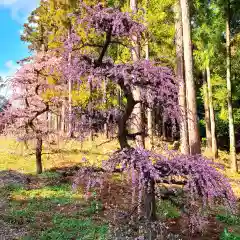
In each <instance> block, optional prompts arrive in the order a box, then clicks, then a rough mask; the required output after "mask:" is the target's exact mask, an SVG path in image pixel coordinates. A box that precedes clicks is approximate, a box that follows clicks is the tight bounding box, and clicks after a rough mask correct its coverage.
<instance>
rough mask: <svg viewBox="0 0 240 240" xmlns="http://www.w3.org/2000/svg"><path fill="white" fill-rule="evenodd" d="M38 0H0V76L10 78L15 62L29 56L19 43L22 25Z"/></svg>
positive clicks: (15, 67) (25, 48)
mask: <svg viewBox="0 0 240 240" xmlns="http://www.w3.org/2000/svg"><path fill="white" fill-rule="evenodd" d="M38 3H39V0H0V36H1V37H0V76H2V77H3V78H6V77H8V76H11V75H12V74H13V73H14V72H15V71H16V69H17V64H16V61H18V60H20V59H22V58H24V57H27V56H29V51H28V49H27V45H26V44H25V43H23V42H21V41H20V33H21V30H22V26H23V23H24V22H25V21H26V19H27V17H28V15H29V13H30V12H31V11H32V10H33V9H35V8H36V7H37V5H38Z"/></svg>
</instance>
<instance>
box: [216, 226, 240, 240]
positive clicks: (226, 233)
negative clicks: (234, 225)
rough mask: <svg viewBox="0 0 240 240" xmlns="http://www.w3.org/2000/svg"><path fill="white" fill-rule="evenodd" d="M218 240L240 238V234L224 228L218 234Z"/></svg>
mask: <svg viewBox="0 0 240 240" xmlns="http://www.w3.org/2000/svg"><path fill="white" fill-rule="evenodd" d="M220 240H240V235H235V234H234V233H231V232H229V231H228V230H227V229H226V228H225V229H224V231H223V233H222V234H221V236H220Z"/></svg>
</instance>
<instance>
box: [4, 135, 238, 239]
mask: <svg viewBox="0 0 240 240" xmlns="http://www.w3.org/2000/svg"><path fill="white" fill-rule="evenodd" d="M104 142H106V140H105V139H97V140H96V141H95V142H94V144H91V143H89V142H85V143H84V144H83V145H82V146H81V144H80V143H76V142H73V141H72V142H65V143H57V144H56V145H53V146H52V147H51V148H46V147H45V148H44V153H50V154H44V155H43V165H44V169H45V172H44V173H43V174H41V175H39V176H36V175H35V174H34V173H35V159H34V158H35V156H34V155H32V153H34V149H32V147H31V146H29V149H28V150H25V149H24V146H23V145H21V144H19V143H16V142H15V141H14V140H12V139H10V138H3V137H2V138H0V146H1V149H0V172H1V171H4V170H15V171H17V172H21V173H24V174H28V175H27V176H28V178H29V179H30V180H29V182H28V183H27V184H24V185H16V184H13V185H12V184H11V185H8V186H5V187H2V188H1V187H0V195H1V196H3V197H2V199H1V200H0V239H1V240H2V239H3V240H5V239H6V240H8V239H9V240H10V239H23V240H27V239H32V240H33V239H36V240H37V239H41V240H48V239H50V240H51V239H52V240H53V239H56V240H58V239H59V240H60V239H63V240H65V239H66V240H68V239H69V240H70V239H78V240H91V239H93V240H94V239H100V240H101V239H108V238H110V236H109V235H108V233H109V231H110V230H109V229H111V228H112V225H109V223H112V222H113V221H115V220H114V219H115V217H116V216H115V212H116V211H115V212H114V214H113V211H112V210H113V208H115V210H116V208H118V209H119V210H120V209H121V210H122V213H124V211H128V210H129V206H130V205H131V191H132V189H131V188H130V187H129V186H128V183H127V182H122V179H121V178H120V177H119V176H115V177H114V178H112V177H111V179H109V183H108V184H107V185H106V187H105V190H104V191H103V192H101V193H99V192H96V193H95V195H92V197H91V199H90V200H88V201H86V200H85V198H84V193H85V192H84V191H83V189H81V188H79V189H78V191H77V192H74V191H73V190H72V186H71V181H72V179H71V177H69V176H67V175H66V174H65V175H64V176H63V173H62V171H58V170H57V171H49V170H51V169H53V168H60V169H64V171H65V170H66V169H68V168H69V169H70V168H71V167H72V166H75V165H79V164H80V162H81V159H82V158H83V157H86V158H87V159H88V160H89V162H90V163H91V164H93V165H101V161H102V160H103V159H107V158H108V155H109V154H110V153H111V151H114V150H116V149H117V147H118V144H117V142H116V141H115V140H114V141H111V142H107V143H105V144H103V143H104ZM29 174H30V175H29ZM225 174H226V175H227V176H228V177H230V179H231V182H232V186H233V188H234V191H235V193H236V194H237V195H238V197H240V174H232V173H231V172H230V171H228V170H227V171H226V172H225ZM109 188H111V197H110V195H109V193H108V191H109ZM157 211H158V216H159V218H160V219H161V221H164V222H166V223H167V224H168V226H169V229H168V231H171V232H172V233H174V234H175V236H177V235H178V234H180V233H181V231H182V229H183V228H185V227H186V225H184V224H185V222H186V221H185V220H186V219H185V218H184V217H183V216H181V212H180V210H179V209H177V208H176V207H175V206H174V205H173V204H172V203H170V202H169V201H162V202H158V204H157ZM127 220H128V219H127ZM124 221H125V220H124ZM120 222H121V226H123V228H124V227H125V226H124V224H122V223H123V220H121V221H120ZM118 224H119V226H118ZM116 225H117V226H118V227H120V223H118V222H117V223H116ZM134 227H135V226H131V228H134ZM239 229H240V217H239V216H233V215H229V214H228V213H225V212H224V211H217V212H216V213H215V214H214V215H213V216H212V218H211V222H210V223H209V228H208V230H207V233H206V234H205V235H196V236H195V237H194V238H191V239H195V240H197V239H219V238H220V237H221V239H223V240H227V239H229V240H239V239H240V237H239V236H240V231H239ZM221 232H222V233H221ZM220 234H221V236H220ZM112 239H117V238H114V237H113V238H112ZM119 239H125V238H119ZM130 239H134V238H130ZM163 239H168V238H163ZM169 239H174V238H169ZM178 239H189V238H187V235H186V236H185V237H184V236H183V237H182V238H180V237H179V238H178Z"/></svg>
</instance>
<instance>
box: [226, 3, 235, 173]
mask: <svg viewBox="0 0 240 240" xmlns="http://www.w3.org/2000/svg"><path fill="white" fill-rule="evenodd" d="M226 52H227V79H226V80H227V91H228V95H227V102H228V121H229V140H230V157H231V170H232V171H234V172H237V171H238V166H237V158H236V143H235V131H234V118H233V107H232V84H231V51H230V2H229V0H227V10H226Z"/></svg>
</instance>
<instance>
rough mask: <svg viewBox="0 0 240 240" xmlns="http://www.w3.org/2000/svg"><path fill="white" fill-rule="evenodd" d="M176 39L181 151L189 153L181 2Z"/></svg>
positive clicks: (176, 15)
mask: <svg viewBox="0 0 240 240" xmlns="http://www.w3.org/2000/svg"><path fill="white" fill-rule="evenodd" d="M175 39H176V76H177V79H178V81H179V82H180V86H179V93H178V102H179V106H180V109H181V120H180V141H181V153H183V154H189V153H190V149H189V142H188V122H187V102H186V85H185V79H184V58H183V27H182V14H181V7H180V4H179V2H177V3H176V5H175Z"/></svg>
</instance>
